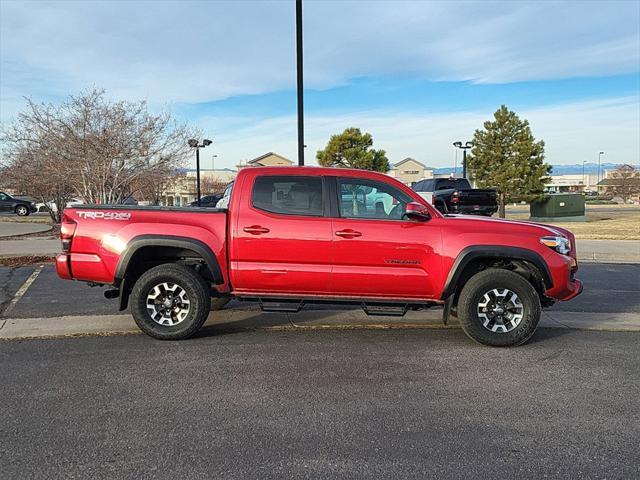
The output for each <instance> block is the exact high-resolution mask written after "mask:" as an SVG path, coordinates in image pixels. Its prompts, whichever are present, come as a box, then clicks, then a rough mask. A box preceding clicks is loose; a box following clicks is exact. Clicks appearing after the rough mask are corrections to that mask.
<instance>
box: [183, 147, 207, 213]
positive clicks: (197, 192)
mask: <svg viewBox="0 0 640 480" xmlns="http://www.w3.org/2000/svg"><path fill="white" fill-rule="evenodd" d="M187 143H188V144H189V146H190V147H191V148H195V149H196V194H197V195H198V198H197V200H196V201H197V202H198V206H200V149H201V148H205V147H208V146H209V145H211V144H212V143H213V142H212V141H211V140H207V139H206V138H205V139H204V140H202V143H200V144H198V140H196V139H195V138H192V139H191V140H189V141H188V142H187Z"/></svg>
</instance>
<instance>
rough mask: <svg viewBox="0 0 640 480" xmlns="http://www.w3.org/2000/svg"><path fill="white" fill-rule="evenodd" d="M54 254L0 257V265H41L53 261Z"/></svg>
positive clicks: (13, 266)
mask: <svg viewBox="0 0 640 480" xmlns="http://www.w3.org/2000/svg"><path fill="white" fill-rule="evenodd" d="M55 259H56V257H55V256H54V255H23V256H20V257H0V267H12V268H15V267H27V266H29V265H42V264H43V263H53V262H54V261H55Z"/></svg>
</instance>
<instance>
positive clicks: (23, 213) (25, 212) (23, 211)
mask: <svg viewBox="0 0 640 480" xmlns="http://www.w3.org/2000/svg"><path fill="white" fill-rule="evenodd" d="M15 212H16V215H18V216H19V217H28V216H29V214H30V213H31V212H30V211H29V207H26V206H25V205H18V206H17V207H16V209H15Z"/></svg>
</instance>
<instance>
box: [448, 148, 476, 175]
mask: <svg viewBox="0 0 640 480" xmlns="http://www.w3.org/2000/svg"><path fill="white" fill-rule="evenodd" d="M453 146H454V147H456V148H459V149H461V150H462V178H467V150H469V149H470V148H472V147H473V142H465V143H464V145H463V144H462V142H453Z"/></svg>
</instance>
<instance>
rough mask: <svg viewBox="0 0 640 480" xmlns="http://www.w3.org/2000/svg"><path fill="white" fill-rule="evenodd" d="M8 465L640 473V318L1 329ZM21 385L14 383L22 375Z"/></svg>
mask: <svg viewBox="0 0 640 480" xmlns="http://www.w3.org/2000/svg"><path fill="white" fill-rule="evenodd" d="M0 358H2V367H3V368H1V369H0V384H1V385H3V386H5V387H4V388H2V389H0V449H2V455H0V472H2V475H1V476H2V477H3V478H6V479H23V478H61V477H65V478H94V479H103V478H104V479H118V478H123V479H129V478H156V479H165V478H166V479H176V478H180V479H189V478H225V479H243V480H244V479H253V478H255V479H271V478H273V479H282V478H309V479H320V478H336V479H342V478H349V479H359V478H362V479H368V478H389V479H391V478H394V479H395V478H420V479H424V478H438V479H448V478H451V479H459V478H491V479H513V478H592V479H600V478H602V479H605V478H606V479H630V478H637V473H638V469H639V468H640V459H639V457H638V452H637V444H638V438H640V410H639V409H638V395H639V394H640V374H639V372H640V333H611V332H583V331H576V330H572V331H570V330H559V329H543V330H541V331H539V332H538V333H537V334H536V336H535V337H534V339H533V341H532V342H530V343H529V344H527V345H525V346H523V347H518V348H515V349H506V350H505V349H491V348H486V347H481V346H478V345H474V344H472V343H469V342H468V341H467V339H466V338H465V337H464V334H463V333H462V332H461V331H460V330H457V329H455V330H431V331H428V332H427V331H420V330H396V331H347V332H335V331H333V332H327V331H325V332H302V333H272V334H265V333H264V332H242V333H237V334H233V335H215V336H212V337H201V338H197V339H193V340H190V341H188V342H158V341H154V340H152V339H150V338H147V337H145V336H127V337H94V338H80V339H65V340H61V339H58V340H27V341H11V342H0ZM6 386H10V388H6Z"/></svg>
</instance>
